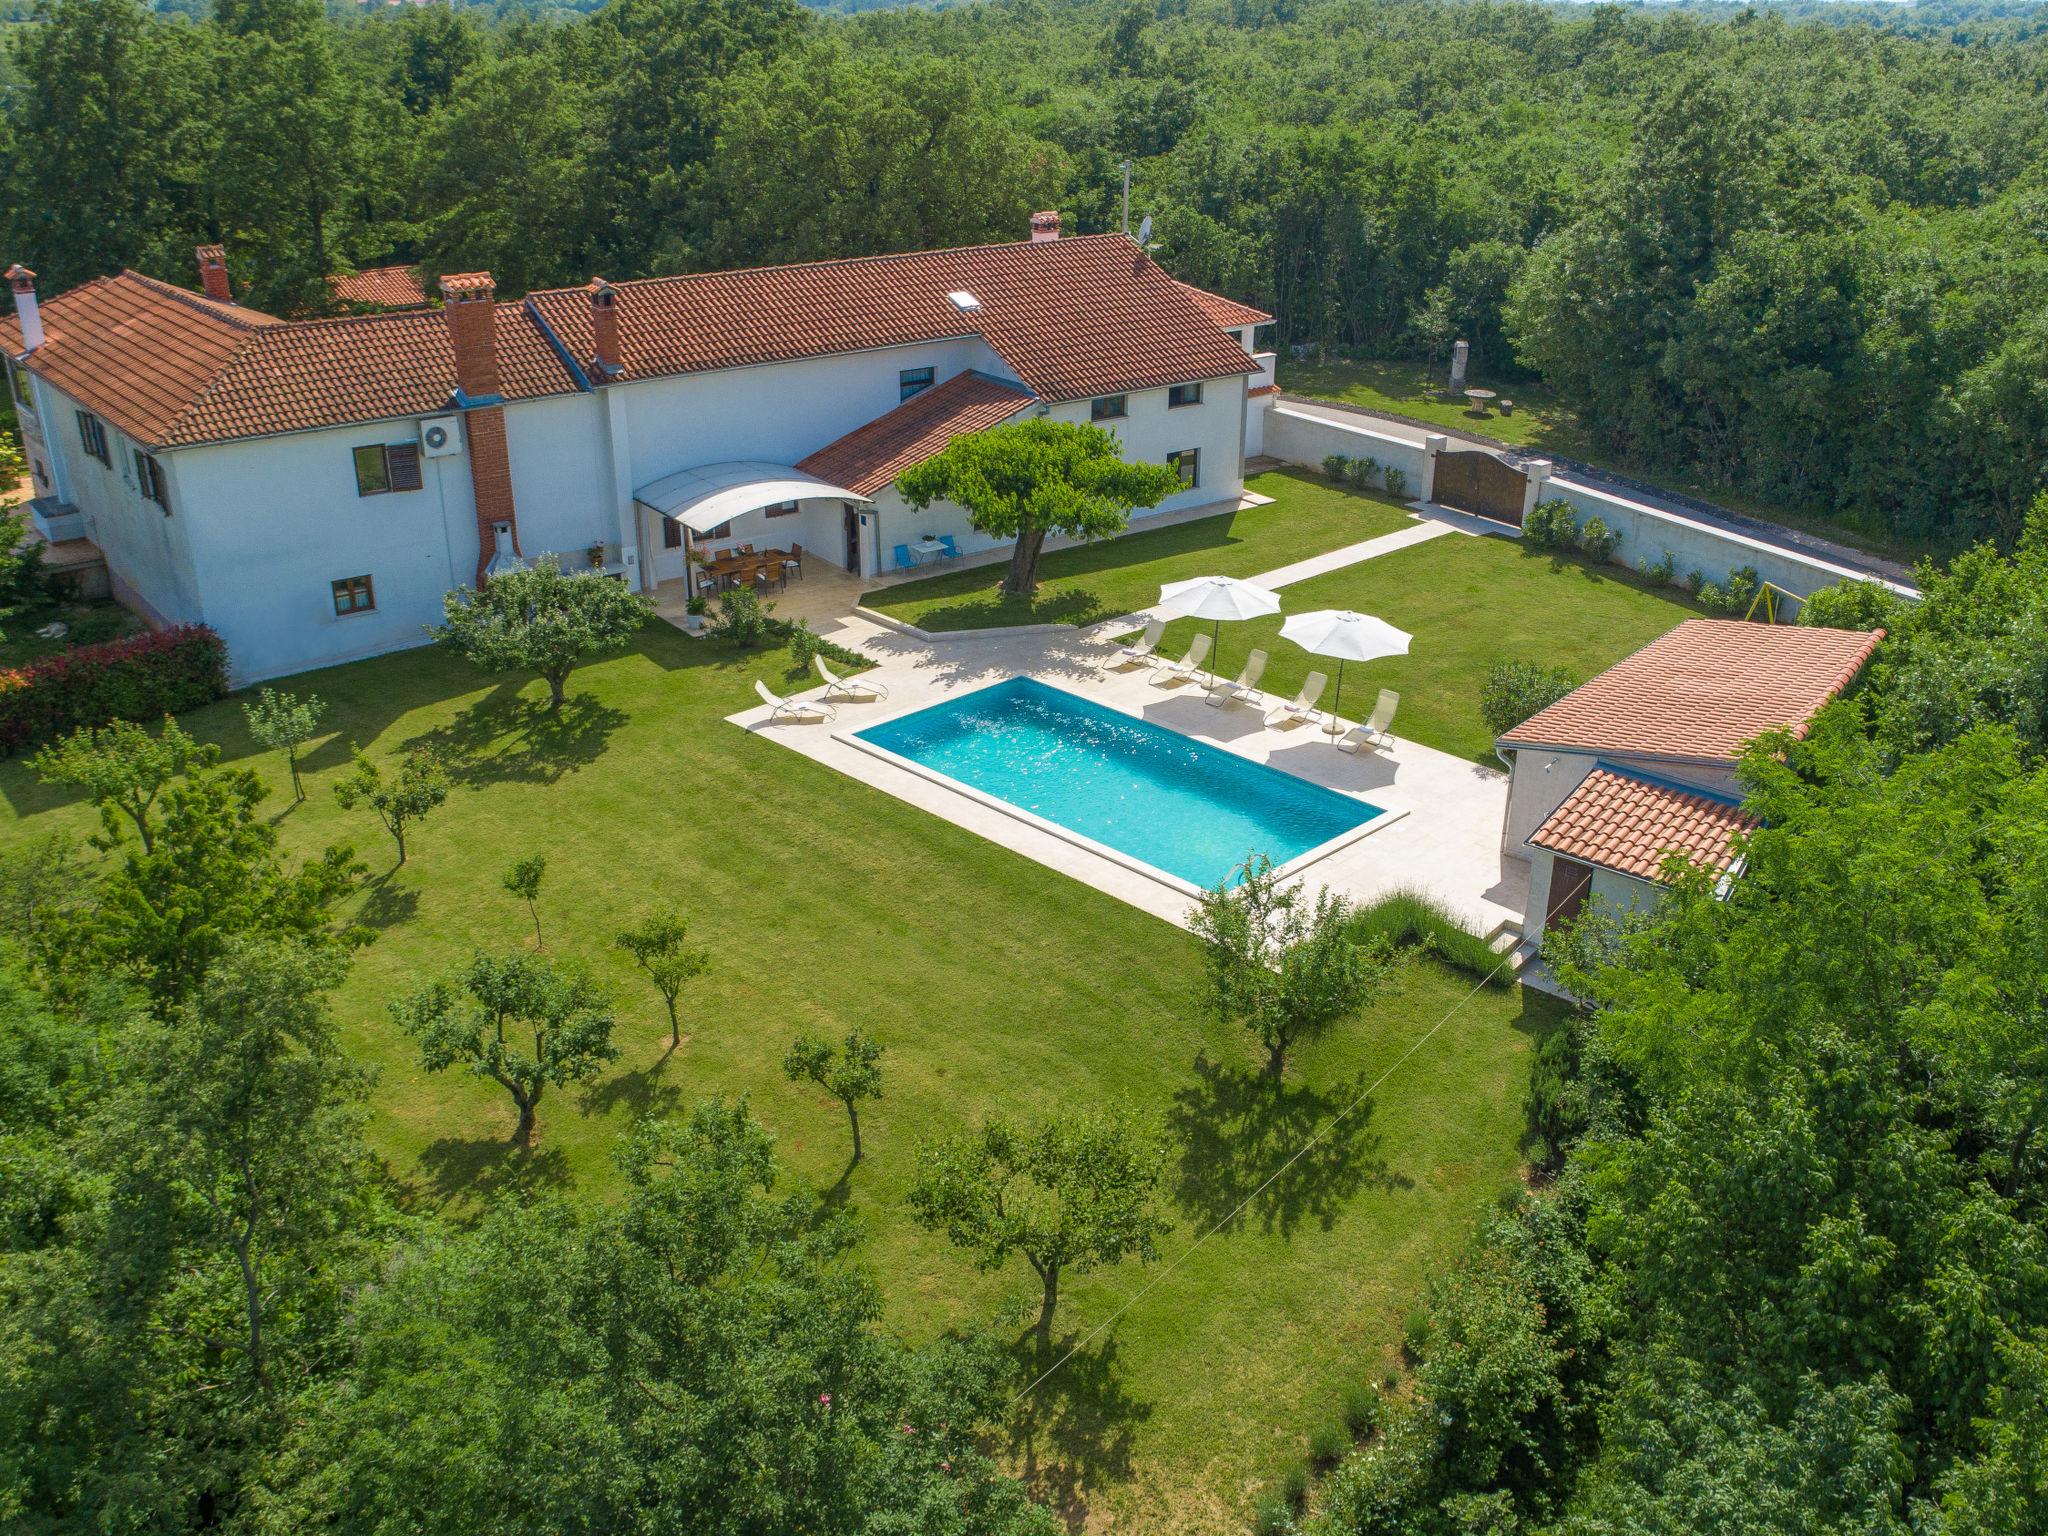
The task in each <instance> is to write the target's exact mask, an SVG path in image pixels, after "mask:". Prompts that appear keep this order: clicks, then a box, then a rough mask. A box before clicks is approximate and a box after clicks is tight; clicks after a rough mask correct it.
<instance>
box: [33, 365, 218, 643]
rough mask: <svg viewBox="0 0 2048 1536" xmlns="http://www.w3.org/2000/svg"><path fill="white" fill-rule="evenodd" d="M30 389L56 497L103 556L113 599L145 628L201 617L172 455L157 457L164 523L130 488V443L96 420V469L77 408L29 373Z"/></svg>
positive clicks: (185, 510)
mask: <svg viewBox="0 0 2048 1536" xmlns="http://www.w3.org/2000/svg"><path fill="white" fill-rule="evenodd" d="M31 388H32V390H33V392H34V398H35V404H36V413H37V415H38V416H39V417H40V418H41V422H42V443H41V448H42V451H43V452H44V453H45V455H46V456H47V459H48V465H47V467H48V468H49V470H50V473H51V478H52V480H53V481H54V486H53V489H54V491H55V494H56V495H57V496H58V497H59V498H60V499H62V500H64V501H68V502H70V503H72V504H73V505H74V506H76V507H77V508H78V510H79V513H80V514H81V516H82V517H83V519H84V524H85V526H84V534H85V537H87V538H89V539H91V540H92V541H93V543H94V544H96V545H98V546H99V549H100V553H101V554H102V555H103V556H105V558H106V562H107V575H108V579H109V580H110V581H111V582H112V584H113V587H114V591H115V593H116V594H117V595H118V596H120V597H121V598H122V599H123V600H124V601H126V602H127V603H129V605H130V606H131V607H134V608H135V609H137V610H138V611H139V612H140V613H141V614H142V615H143V617H144V618H146V619H148V620H149V621H150V622H151V623H158V624H180V623H190V622H192V621H194V620H197V619H200V618H203V617H204V616H205V615H204V612H203V605H202V603H201V593H202V592H203V590H204V589H203V587H202V586H201V585H200V583H199V579H198V576H197V573H196V571H195V569H194V563H193V558H192V553H191V548H190V534H191V531H192V529H193V526H194V521H195V520H194V517H193V515H192V509H193V506H194V503H193V501H192V499H191V497H190V496H189V494H188V493H187V492H186V491H185V489H184V487H183V485H182V483H181V481H180V477H179V473H178V464H177V456H176V455H174V454H161V455H159V456H158V462H159V463H160V464H161V465H162V466H163V469H164V478H165V481H166V483H167V485H168V487H169V490H170V501H171V515H170V516H168V517H166V516H165V515H164V512H163V509H162V508H160V507H159V506H157V504H156V503H155V502H153V501H149V500H146V499H145V498H144V497H143V495H142V492H141V490H140V489H139V487H138V486H137V484H136V479H135V447H136V445H135V443H134V442H133V440H131V439H130V438H129V437H128V436H127V435H126V434H125V433H123V432H121V431H120V430H119V429H117V428H116V427H115V426H114V424H113V423H112V422H110V421H108V420H107V419H106V418H105V417H101V418H100V425H101V426H102V427H103V428H104V429H105V431H106V435H107V457H108V458H109V459H111V460H112V463H110V464H104V465H103V464H101V463H100V461H99V460H98V459H96V458H94V457H93V456H92V455H91V454H89V453H87V452H86V451H85V444H84V442H83V440H82V439H81V438H80V436H79V430H78V416H77V413H78V411H80V410H81V409H83V407H82V406H81V405H80V404H79V402H78V401H76V400H74V399H72V398H71V397H70V396H69V395H67V394H65V393H64V392H63V391H62V390H59V389H56V388H54V387H53V386H51V385H50V384H48V383H46V382H45V381H44V380H42V379H38V378H34V377H33V375H31Z"/></svg>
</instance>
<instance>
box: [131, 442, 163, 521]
mask: <svg viewBox="0 0 2048 1536" xmlns="http://www.w3.org/2000/svg"><path fill="white" fill-rule="evenodd" d="M135 488H136V489H137V490H138V491H140V492H141V493H142V499H143V500H144V501H153V502H155V503H156V504H157V505H158V506H159V507H162V508H163V510H164V516H165V517H169V516H170V515H171V493H170V490H169V488H168V487H166V486H165V484H164V467H163V465H161V464H159V463H157V461H156V460H155V459H154V458H152V457H151V456H150V455H148V454H146V453H144V452H143V451H142V450H141V449H140V448H138V449H136V450H135Z"/></svg>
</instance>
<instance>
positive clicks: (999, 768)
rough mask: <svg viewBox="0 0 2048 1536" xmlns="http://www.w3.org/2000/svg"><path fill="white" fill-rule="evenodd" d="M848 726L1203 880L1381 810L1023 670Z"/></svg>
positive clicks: (1301, 847) (1285, 853) (1320, 839)
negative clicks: (894, 716)
mask: <svg viewBox="0 0 2048 1536" xmlns="http://www.w3.org/2000/svg"><path fill="white" fill-rule="evenodd" d="M858 734H859V735H860V738H861V739H862V740H863V741H870V742H873V743H874V744H875V745H876V746H878V747H882V748H885V749H887V750H888V751H890V752H894V753H896V754H897V755H898V756H899V757H906V758H909V759H910V760H911V761H912V762H914V763H919V764H922V765H923V766H924V767H926V768H929V769H931V770H933V771H934V772H936V773H942V774H944V775H946V777H948V778H950V779H957V780H959V781H960V782H961V783H962V784H967V785H971V786H972V787H974V788H975V789H978V790H980V791H981V792H982V793H983V794H986V795H993V796H995V797H996V798H997V799H999V800H1005V801H1008V802H1009V803H1010V804H1011V805H1014V806H1017V807H1019V808H1020V809H1022V810H1026V811H1030V812H1031V813H1032V814H1033V815H1036V816H1042V817H1044V818H1045V819H1046V820H1047V821H1051V822H1057V823H1058V824H1059V825H1060V826H1063V827H1066V828H1068V829H1069V830H1070V831H1074V832H1078V833H1080V834H1081V835H1082V836H1084V837H1089V838H1093V839H1094V840H1095V841H1096V842H1098V843H1104V844H1107V845H1108V846H1109V847H1111V848H1114V849H1116V850H1117V851H1118V852H1120V853H1125V854H1128V855H1130V856H1131V857H1132V858H1134V859H1138V860H1141V861H1143V862H1144V863H1147V864H1150V865H1152V866H1153V867H1154V868H1156V869H1163V870H1165V871H1166V872H1167V873H1168V874H1171V875H1178V876H1179V877H1180V878H1181V879H1183V880H1187V881H1191V882H1192V883H1194V884H1195V885H1199V886H1204V887H1208V886H1213V885H1215V884H1216V882H1217V881H1219V880H1222V879H1224V878H1226V877H1228V876H1229V875H1230V873H1231V872H1232V871H1233V870H1234V869H1235V868H1236V867H1237V866H1238V865H1240V864H1242V863H1243V862H1244V861H1245V858H1246V856H1247V855H1248V854H1250V853H1253V852H1258V853H1263V854H1265V855H1266V856H1267V857H1268V858H1270V859H1271V860H1272V861H1273V862H1274V863H1275V864H1276V865H1277V864H1285V863H1286V862H1287V861H1288V860H1289V859H1293V858H1297V857H1299V856H1300V855H1302V854H1304V853H1306V852H1308V851H1309V849H1311V848H1314V847H1317V846H1319V845H1321V844H1323V843H1326V842H1328V841H1329V840H1330V839H1331V838H1333V837H1336V836H1337V835H1339V834H1340V833H1343V832H1348V831H1350V830H1351V829H1352V828H1353V827H1357V826H1361V825H1363V824H1364V823H1366V822H1368V821H1371V820H1372V819H1373V818H1374V817H1376V816H1380V815H1383V814H1384V812H1383V811H1382V810H1381V809H1380V807H1378V806H1375V805H1367V804H1366V803H1365V802H1363V801H1361V800H1353V799H1351V798H1350V797H1348V796H1346V795H1340V794H1338V793H1337V792H1336V791H1335V790H1329V789H1324V788H1323V787H1322V786H1321V785H1319V784H1311V783H1309V782H1308V781H1307V780H1306V779H1298V778H1296V777H1294V776H1293V775H1292V774H1287V773H1282V772H1280V771H1279V770H1278V769H1277V768H1268V767H1267V766H1266V765H1265V764H1263V763H1255V762H1252V761H1250V760H1249V759H1247V758H1242V757H1239V756H1237V755H1236V754H1235V753H1232V752H1225V751H1222V750H1220V749H1219V748H1216V747H1212V746H1209V745H1207V744H1206V743H1203V742H1199V741H1196V740H1194V739H1192V738H1191V737H1187V736H1183V735H1181V734H1180V733H1179V732H1178V731H1169V730H1164V729H1162V728H1160V727H1159V726H1156V725H1150V724H1148V723H1146V722H1145V721H1143V720H1138V719H1134V718H1132V717H1131V716H1129V715H1126V714H1121V713H1119V712H1118V711H1116V710H1113V709H1107V708H1104V707H1103V706H1102V705H1100V704H1096V703H1094V702H1092V701H1090V700H1088V699H1083V698H1079V697H1077V696H1075V695H1074V694H1071V693H1066V692H1064V691H1062V690H1060V689H1058V688H1048V687H1047V686H1046V685H1045V684H1043V683H1039V682H1034V681H1033V680H1032V679H1030V678H1028V677H1017V678H1012V679H1010V681H1008V682H1005V683H997V684H995V685H994V686H992V687H988V688H981V689H977V690H976V691H975V692H973V693H969V694H963V695H961V696H960V697H959V698H956V699H949V700H947V701H946V702H945V703H943V704H934V705H933V706H932V707H931V708H929V709H921V710H919V711H917V712H916V713H915V714H911V715H905V716H903V717H902V718H901V719H898V720H890V721H887V722H885V723H884V724H881V725H876V726H870V727H869V728H868V729H867V730H864V731H861V732H859V733H858Z"/></svg>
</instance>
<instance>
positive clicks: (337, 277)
mask: <svg viewBox="0 0 2048 1536" xmlns="http://www.w3.org/2000/svg"><path fill="white" fill-rule="evenodd" d="M327 288H328V291H329V292H331V293H332V294H333V295H334V296H335V297H336V298H337V299H339V300H341V302H342V303H344V304H360V305H363V306H364V307H366V308H370V309H420V308H424V307H425V305H426V302H427V294H426V290H425V289H424V288H422V287H420V274H419V269H418V268H417V267H406V266H397V267H369V268H366V269H365V270H363V271H361V272H337V273H335V274H334V275H333V276H332V277H330V278H328V279H327Z"/></svg>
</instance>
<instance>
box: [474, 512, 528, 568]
mask: <svg viewBox="0 0 2048 1536" xmlns="http://www.w3.org/2000/svg"><path fill="white" fill-rule="evenodd" d="M491 538H492V541H493V543H494V544H495V546H496V547H495V548H494V549H493V550H492V552H491V562H490V564H489V565H486V566H485V567H484V580H486V581H489V580H490V579H491V578H492V577H494V576H503V575H504V574H505V573H506V572H507V571H523V570H525V569H526V562H525V561H524V560H522V559H520V558H519V556H518V555H516V554H514V553H513V552H512V525H511V524H510V523H505V522H498V523H493V524H491Z"/></svg>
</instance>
